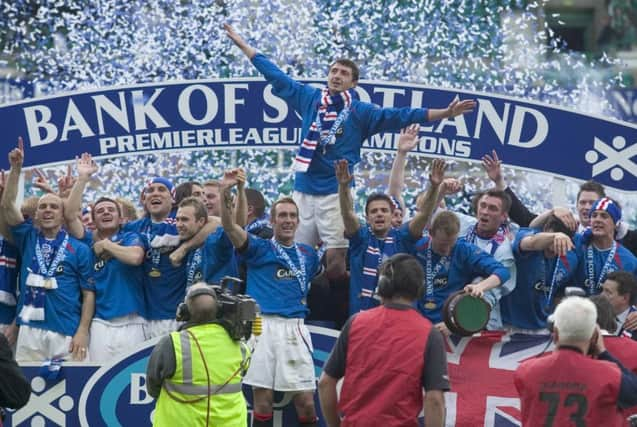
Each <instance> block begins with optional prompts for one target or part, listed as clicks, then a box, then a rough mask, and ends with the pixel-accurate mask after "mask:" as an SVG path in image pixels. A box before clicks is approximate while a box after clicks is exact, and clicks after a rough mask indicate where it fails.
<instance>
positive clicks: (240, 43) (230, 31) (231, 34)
mask: <svg viewBox="0 0 637 427" xmlns="http://www.w3.org/2000/svg"><path fill="white" fill-rule="evenodd" d="M223 29H224V30H225V31H226V35H227V36H228V38H229V39H230V40H232V42H233V43H234V44H236V45H237V47H238V48H239V49H241V50H242V51H243V53H245V54H246V56H247V57H248V58H250V59H252V58H254V56H255V55H256V54H257V51H256V49H255V48H253V47H252V46H250V45H249V44H248V43H247V42H246V41H245V40H244V39H243V37H241V36H240V35H239V33H237V32H236V31H235V30H234V28H232V25H230V24H228V23H227V22H226V23H224V24H223Z"/></svg>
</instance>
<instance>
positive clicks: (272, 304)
mask: <svg viewBox="0 0 637 427" xmlns="http://www.w3.org/2000/svg"><path fill="white" fill-rule="evenodd" d="M247 236H248V242H247V245H248V246H247V248H246V249H245V250H244V251H243V252H242V253H241V255H242V256H243V258H244V259H245V261H246V264H247V267H248V283H247V292H248V294H249V295H250V296H252V297H253V298H254V299H255V300H256V301H257V303H259V307H260V308H261V313H263V314H275V315H279V316H283V317H291V318H305V316H306V315H307V313H308V308H307V303H306V298H307V294H308V291H309V287H310V281H311V280H312V278H313V277H314V276H315V275H317V274H318V273H319V272H320V268H321V267H320V263H319V259H318V257H317V255H316V251H315V250H314V249H312V248H311V247H310V246H308V245H305V244H302V243H297V244H296V245H297V246H298V248H299V251H300V254H301V257H302V258H303V263H304V264H305V272H306V278H305V281H304V283H299V280H297V277H296V276H295V275H294V273H293V271H292V270H291V269H290V267H289V266H288V265H287V264H286V263H285V261H283V259H282V257H281V256H279V255H277V250H276V249H275V246H274V244H273V242H272V241H271V240H266V239H261V238H259V237H256V236H254V235H252V234H250V233H247ZM282 249H283V250H284V251H285V253H287V255H288V257H289V258H290V260H291V261H292V263H293V264H294V265H295V266H297V267H298V266H299V265H300V264H299V258H298V256H297V252H296V248H295V247H294V246H290V247H286V246H282Z"/></svg>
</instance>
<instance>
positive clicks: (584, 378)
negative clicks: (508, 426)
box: [514, 297, 637, 426]
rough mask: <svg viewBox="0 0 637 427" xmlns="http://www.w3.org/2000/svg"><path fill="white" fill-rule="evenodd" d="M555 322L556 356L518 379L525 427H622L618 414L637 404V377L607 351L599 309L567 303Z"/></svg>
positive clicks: (526, 365) (581, 301)
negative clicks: (530, 426) (597, 322)
mask: <svg viewBox="0 0 637 427" xmlns="http://www.w3.org/2000/svg"><path fill="white" fill-rule="evenodd" d="M554 317H555V324H554V327H553V328H554V329H553V334H554V336H553V339H554V341H555V343H556V345H557V349H556V351H554V352H553V353H549V354H547V355H544V356H541V357H537V358H533V359H530V360H527V361H525V362H523V363H522V364H521V365H520V366H519V367H518V369H517V370H516V371H515V374H514V383H515V387H516V388H517V390H518V393H519V395H520V401H521V411H522V425H555V426H562V425H591V426H598V425H600V426H601V425H604V426H621V425H624V424H623V423H624V420H623V417H622V415H621V412H620V409H623V408H627V407H629V406H632V405H635V404H637V375H635V374H633V373H632V372H630V371H628V370H627V369H626V368H625V367H624V366H623V365H622V364H621V363H620V362H619V361H618V360H617V359H615V358H614V357H613V356H612V355H610V354H609V353H608V351H606V348H605V346H604V340H603V337H602V334H601V333H600V329H599V327H598V326H597V324H596V320H597V310H596V308H595V305H594V304H593V303H592V302H591V301H590V300H588V299H586V298H582V297H567V298H565V299H564V300H563V301H562V302H561V303H560V304H559V305H558V306H557V308H556V309H555V313H554ZM590 356H593V358H591V357H590Z"/></svg>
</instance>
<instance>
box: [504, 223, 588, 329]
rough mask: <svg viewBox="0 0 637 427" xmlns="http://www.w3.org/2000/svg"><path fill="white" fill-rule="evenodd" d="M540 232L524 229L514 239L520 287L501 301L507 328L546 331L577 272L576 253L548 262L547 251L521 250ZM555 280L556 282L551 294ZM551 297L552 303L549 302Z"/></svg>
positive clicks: (569, 253) (518, 285)
mask: <svg viewBox="0 0 637 427" xmlns="http://www.w3.org/2000/svg"><path fill="white" fill-rule="evenodd" d="M540 231H541V230H539V229H534V228H521V229H520V230H519V231H518V233H517V235H516V236H515V241H514V243H513V253H514V254H515V260H516V263H517V275H518V277H517V285H516V287H515V289H514V290H513V292H511V293H510V294H509V295H506V296H504V297H503V298H502V299H501V300H500V309H501V311H502V318H503V321H504V323H505V324H506V325H511V326H515V327H517V328H522V329H544V328H546V319H547V317H548V315H549V314H550V313H551V311H552V308H551V307H552V304H553V302H554V300H555V296H556V295H558V294H560V293H562V292H563V290H564V288H565V287H566V286H567V285H569V284H572V281H573V277H574V274H575V270H576V269H577V254H576V253H575V251H573V250H571V251H569V252H568V253H567V254H566V255H565V256H561V257H559V258H557V257H555V258H551V259H548V258H545V257H544V251H524V250H522V249H521V247H520V244H521V242H522V240H523V239H524V238H525V237H529V236H532V235H534V234H537V233H539V232H540ZM558 259H559V262H558ZM554 277H555V279H554ZM553 280H555V282H554V284H553V289H552V290H551V284H552V283H553ZM549 294H550V299H551V301H548V298H549ZM547 303H548V305H547Z"/></svg>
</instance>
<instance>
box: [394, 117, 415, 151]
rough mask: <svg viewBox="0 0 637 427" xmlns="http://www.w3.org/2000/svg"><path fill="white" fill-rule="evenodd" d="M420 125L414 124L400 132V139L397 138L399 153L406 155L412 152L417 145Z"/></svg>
mask: <svg viewBox="0 0 637 427" xmlns="http://www.w3.org/2000/svg"><path fill="white" fill-rule="evenodd" d="M419 130H420V125H419V124H418V123H414V124H412V125H409V126H407V127H406V128H404V129H401V130H400V137H399V138H398V151H400V152H401V153H408V152H410V151H411V150H413V149H414V148H415V147H416V145H417V144H418V131H419Z"/></svg>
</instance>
